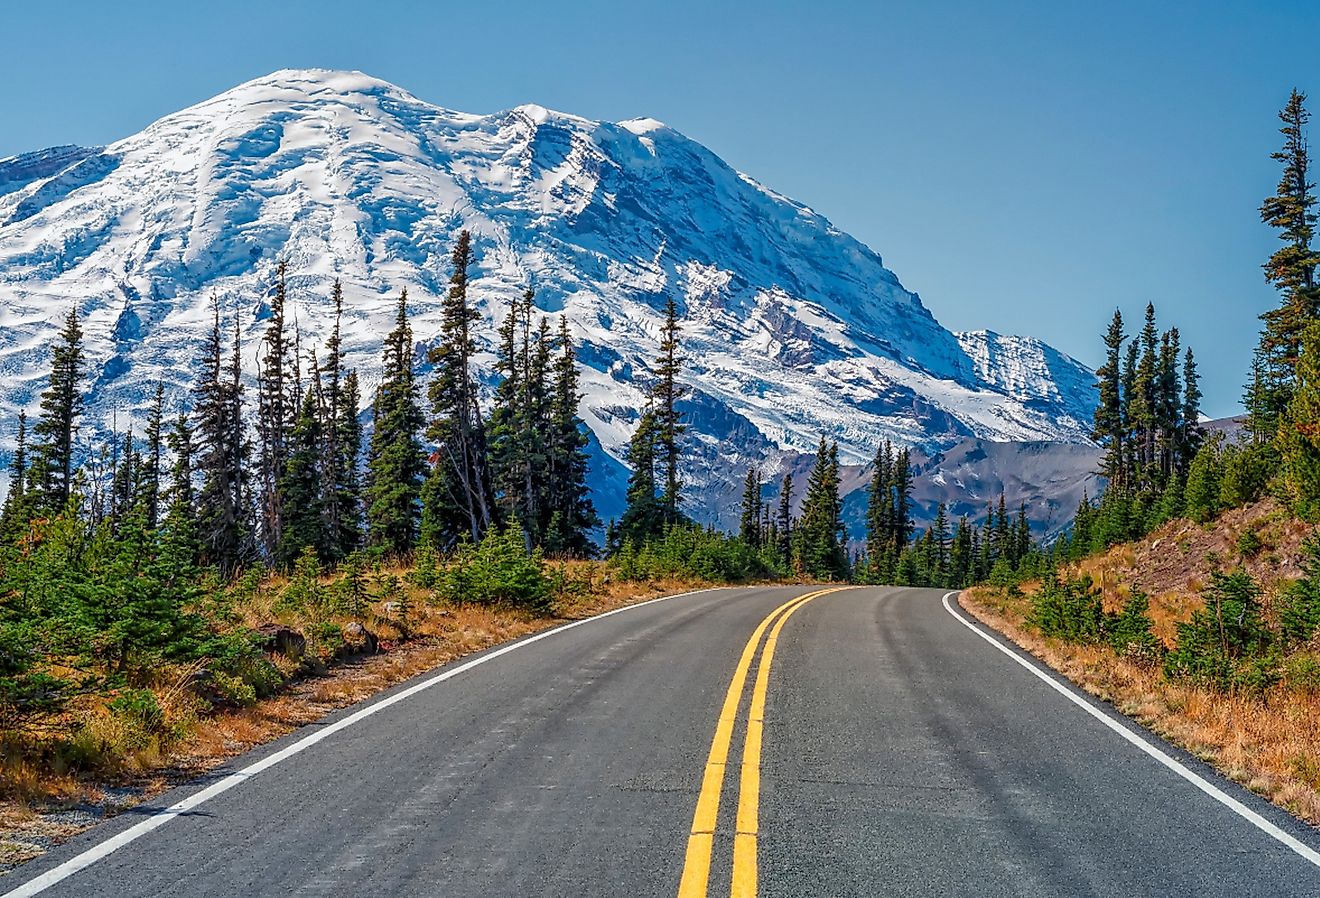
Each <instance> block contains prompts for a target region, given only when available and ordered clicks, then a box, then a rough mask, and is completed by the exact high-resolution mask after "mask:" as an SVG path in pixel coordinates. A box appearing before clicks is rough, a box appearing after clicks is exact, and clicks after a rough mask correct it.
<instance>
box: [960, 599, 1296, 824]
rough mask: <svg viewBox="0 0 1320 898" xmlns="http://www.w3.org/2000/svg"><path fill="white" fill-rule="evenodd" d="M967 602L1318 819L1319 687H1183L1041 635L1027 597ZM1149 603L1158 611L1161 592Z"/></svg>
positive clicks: (1135, 712)
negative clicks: (1254, 692)
mask: <svg viewBox="0 0 1320 898" xmlns="http://www.w3.org/2000/svg"><path fill="white" fill-rule="evenodd" d="M1107 601H1108V600H1107ZM961 602H962V604H963V606H964V607H965V608H967V609H968V610H969V611H971V612H972V613H973V614H975V615H976V616H977V617H978V618H980V619H981V620H982V621H984V622H985V623H986V624H989V625H990V626H991V627H993V628H994V629H996V630H998V631H999V632H1001V633H1003V634H1005V635H1006V636H1008V637H1009V638H1010V639H1012V640H1013V641H1014V642H1016V643H1017V644H1018V645H1020V646H1022V647H1023V648H1025V649H1027V650H1028V651H1030V652H1031V653H1032V654H1033V655H1035V656H1036V657H1038V658H1040V659H1041V660H1043V661H1044V662H1045V663H1046V664H1048V665H1049V666H1050V667H1052V668H1054V669H1055V670H1057V671H1059V672H1060V673H1062V674H1064V675H1065V676H1067V677H1068V678H1069V679H1070V680H1072V681H1073V682H1074V683H1076V684H1077V685H1079V686H1080V687H1082V688H1083V689H1085V690H1086V691H1087V692H1089V693H1091V694H1092V695H1094V696H1096V697H1098V698H1100V699H1102V700H1104V701H1107V702H1110V703H1111V704H1113V705H1114V706H1115V707H1116V708H1117V709H1118V710H1119V711H1121V712H1123V713H1124V714H1126V715H1128V716H1130V717H1132V718H1134V719H1135V720H1138V721H1140V722H1141V723H1142V724H1144V725H1145V726H1147V727H1149V728H1150V729H1152V730H1154V731H1155V732H1156V733H1158V734H1160V735H1161V736H1163V737H1164V738H1166V739H1168V740H1169V741H1170V742H1173V743H1174V744H1176V745H1180V746H1182V747H1183V748H1185V749H1187V750H1188V751H1190V752H1192V753H1193V754H1195V755H1196V756H1198V757H1200V758H1202V759H1203V760H1205V761H1207V762H1208V763H1210V764H1213V765H1214V766H1215V767H1216V768H1218V769H1219V770H1220V771H1222V772H1223V773H1224V774H1225V775H1227V776H1229V777H1230V778H1231V779H1233V780H1235V781H1237V782H1239V783H1241V784H1243V785H1244V786H1246V787H1247V788H1249V789H1251V790H1252V791H1254V792H1257V793H1259V794H1260V795H1263V796H1265V797H1266V798H1268V799H1269V800H1270V801H1273V802H1274V803H1275V804H1277V805H1279V806H1281V807H1283V808H1286V809H1287V810H1289V811H1291V812H1292V813H1294V814H1296V815H1297V816H1299V817H1301V818H1303V819H1304V820H1307V821H1309V822H1310V823H1313V824H1320V691H1314V690H1312V691H1305V690H1299V689H1295V688H1289V687H1288V686H1287V685H1286V684H1283V685H1279V686H1276V687H1274V688H1272V689H1270V690H1269V691H1267V692H1266V693H1265V694H1264V695H1262V696H1260V697H1252V696H1247V695H1229V694H1225V693H1222V692H1218V691H1215V690H1210V689H1204V688H1198V687H1190V686H1185V685H1181V684H1177V683H1173V682H1170V681H1168V680H1166V679H1165V678H1164V677H1163V675H1162V673H1161V672H1160V670H1159V669H1158V668H1154V667H1148V666H1142V665H1139V664H1135V663H1133V662H1131V661H1129V660H1126V659H1124V658H1121V657H1119V656H1118V655H1117V654H1116V653H1115V652H1114V651H1113V650H1111V649H1110V648H1108V647H1107V646H1077V645H1069V644H1066V643H1063V642H1060V641H1058V640H1055V639H1046V638H1044V637H1041V636H1039V635H1037V634H1036V633H1034V632H1032V631H1031V630H1030V629H1028V628H1027V626H1026V625H1025V618H1026V614H1027V611H1028V609H1029V607H1030V600H1029V598H1026V597H1009V596H1006V595H1003V594H1001V593H999V592H997V591H993V590H988V589H979V588H978V589H973V590H969V591H967V592H964V593H963V594H962V598H961ZM1175 604H1176V603H1175V601H1174V600H1173V599H1171V598H1166V599H1164V600H1163V601H1162V607H1163V611H1162V612H1161V614H1162V615H1165V617H1164V618H1163V619H1162V620H1161V621H1160V622H1159V623H1158V626H1157V630H1160V631H1166V630H1168V628H1169V626H1170V625H1171V624H1172V623H1174V622H1176V620H1178V619H1179V618H1178V617H1177V616H1175V615H1176V613H1175V611H1174V610H1173V608H1174V606H1175ZM1151 607H1152V612H1154V610H1155V608H1156V604H1155V602H1154V601H1152V603H1151ZM1182 613H1184V614H1185V613H1187V612H1186V608H1185V607H1184V609H1183V612H1182ZM1182 619H1185V617H1183V618H1182ZM1162 635H1163V634H1162Z"/></svg>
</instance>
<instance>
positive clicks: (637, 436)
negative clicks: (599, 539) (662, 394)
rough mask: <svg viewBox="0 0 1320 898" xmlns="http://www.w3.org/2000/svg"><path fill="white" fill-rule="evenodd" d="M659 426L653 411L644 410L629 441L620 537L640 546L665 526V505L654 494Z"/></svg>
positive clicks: (660, 531) (662, 530)
mask: <svg viewBox="0 0 1320 898" xmlns="http://www.w3.org/2000/svg"><path fill="white" fill-rule="evenodd" d="M658 432H659V425H658V423H657V421H656V416H655V413H654V412H653V411H651V410H650V409H647V410H646V411H644V412H642V416H641V418H640V419H638V421H637V429H636V430H635V431H633V435H632V439H631V440H629V442H628V456H627V459H628V466H629V468H630V469H631V471H630V473H629V475H628V491H627V496H626V501H627V504H626V506H625V507H624V511H623V517H622V518H620V519H619V526H618V532H619V536H620V539H622V540H631V541H632V542H633V543H634V544H636V545H639V546H640V545H643V544H645V543H646V542H648V541H649V540H651V539H654V538H656V537H657V536H660V535H661V534H662V533H663V532H664V529H665V516H664V508H663V506H662V505H661V503H660V498H659V496H658V495H657V494H656V477H655V467H656V447H657V444H658V442H659V435H658Z"/></svg>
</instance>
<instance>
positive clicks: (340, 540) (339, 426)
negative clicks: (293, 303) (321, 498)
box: [327, 371, 363, 558]
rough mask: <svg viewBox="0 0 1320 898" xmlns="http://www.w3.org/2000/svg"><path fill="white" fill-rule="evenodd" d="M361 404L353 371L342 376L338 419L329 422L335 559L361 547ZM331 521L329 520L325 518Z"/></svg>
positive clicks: (332, 529)
mask: <svg viewBox="0 0 1320 898" xmlns="http://www.w3.org/2000/svg"><path fill="white" fill-rule="evenodd" d="M361 403H362V395H361V391H360V389H359V388H358V376H357V372H356V371H349V372H348V374H346V375H345V376H344V381H343V386H342V388H341V391H340V397H339V416H338V418H337V419H332V423H331V426H332V427H333V429H334V431H335V456H334V460H333V461H334V464H335V466H336V468H335V474H334V478H333V480H334V491H333V495H334V501H335V503H336V512H335V518H336V520H337V524H338V527H337V528H331V534H332V539H333V542H334V544H335V545H336V546H337V549H336V552H335V557H338V558H347V557H348V556H349V555H350V554H352V553H353V552H354V551H356V550H357V548H358V547H359V546H361V545H362V510H363V509H362V474H361V471H360V469H359V464H360V461H361V456H362V422H361V421H359V420H358V406H359V405H361ZM327 519H328V520H330V516H329V515H327Z"/></svg>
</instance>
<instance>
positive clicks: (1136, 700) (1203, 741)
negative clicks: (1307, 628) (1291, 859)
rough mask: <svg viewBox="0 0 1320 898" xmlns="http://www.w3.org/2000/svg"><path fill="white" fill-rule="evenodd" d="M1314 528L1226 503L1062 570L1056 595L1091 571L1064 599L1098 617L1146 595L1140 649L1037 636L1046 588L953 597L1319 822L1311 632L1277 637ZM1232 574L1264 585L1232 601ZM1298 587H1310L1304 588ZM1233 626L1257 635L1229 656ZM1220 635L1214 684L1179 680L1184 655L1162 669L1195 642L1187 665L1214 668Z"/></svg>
mask: <svg viewBox="0 0 1320 898" xmlns="http://www.w3.org/2000/svg"><path fill="white" fill-rule="evenodd" d="M1314 532H1315V528H1314V525H1311V524H1308V523H1307V522H1305V521H1301V520H1298V519H1297V518H1296V517H1294V516H1293V514H1292V513H1290V512H1289V510H1288V509H1287V508H1286V507H1285V506H1283V505H1282V504H1281V503H1279V502H1278V501H1277V500H1276V499H1273V498H1265V499H1262V500H1259V501H1256V502H1254V503H1252V504H1250V505H1246V506H1242V507H1238V508H1234V509H1230V510H1228V511H1226V512H1224V513H1223V514H1222V515H1220V516H1219V517H1218V518H1217V519H1216V520H1214V521H1213V522H1211V523H1209V524H1197V523H1194V522H1192V521H1188V520H1185V519H1179V520H1175V521H1171V522H1169V523H1166V524H1164V525H1163V526H1161V527H1159V528H1157V529H1156V530H1155V531H1153V532H1152V533H1151V534H1149V535H1148V536H1147V537H1145V538H1143V539H1140V540H1136V541H1133V542H1130V543H1124V544H1121V545H1117V546H1113V547H1111V548H1110V549H1108V550H1106V551H1105V552H1102V553H1099V554H1096V555H1093V556H1091V557H1088V558H1085V559H1083V560H1082V561H1080V562H1076V563H1073V564H1069V565H1066V566H1064V567H1063V568H1062V569H1061V570H1060V572H1059V577H1060V578H1061V580H1062V582H1063V584H1064V589H1065V593H1066V592H1067V590H1069V589H1071V588H1072V587H1069V584H1076V583H1078V582H1079V581H1078V578H1087V579H1082V580H1081V581H1080V582H1081V583H1083V584H1086V586H1085V587H1084V588H1083V591H1081V592H1072V593H1068V594H1070V595H1072V596H1073V597H1074V598H1080V597H1081V596H1082V595H1083V594H1089V595H1092V596H1096V597H1098V598H1099V600H1100V603H1101V607H1102V608H1103V611H1104V613H1105V614H1108V615H1121V614H1122V613H1123V611H1124V608H1125V606H1127V604H1128V602H1129V601H1130V599H1131V598H1132V597H1133V596H1134V595H1136V594H1145V595H1146V596H1148V597H1149V607H1148V609H1147V611H1146V612H1145V616H1146V617H1147V618H1148V620H1149V622H1150V629H1151V632H1152V634H1153V636H1154V638H1155V643H1154V644H1153V647H1146V648H1143V649H1140V650H1137V649H1136V643H1129V644H1128V645H1127V647H1126V648H1125V650H1124V651H1118V650H1117V645H1116V644H1115V642H1116V640H1115V639H1114V638H1113V637H1112V636H1109V635H1103V634H1102V635H1100V636H1099V637H1098V638H1097V637H1095V636H1080V637H1066V636H1059V635H1053V634H1047V633H1045V632H1044V631H1043V629H1042V624H1041V623H1040V621H1041V620H1042V617H1041V615H1042V611H1041V609H1042V608H1043V607H1045V605H1044V604H1043V603H1042V595H1043V593H1042V590H1045V589H1049V588H1050V587H1048V586H1047V585H1042V584H1041V583H1039V582H1033V583H1026V584H1023V588H1022V591H1017V590H1014V589H1008V590H1005V589H1003V588H994V587H986V586H983V587H977V588H976V589H973V590H970V591H968V592H966V593H964V594H963V596H962V599H961V601H962V603H963V604H964V606H965V607H967V608H969V609H970V610H972V611H973V612H974V613H975V614H976V615H977V616H978V617H980V618H981V619H982V620H983V621H985V622H986V623H988V624H990V625H991V626H993V627H994V628H996V629H998V630H999V631H1001V632H1003V633H1004V634H1006V635H1008V636H1009V637H1011V638H1012V639H1013V640H1014V641H1016V642H1017V643H1018V644H1019V645H1021V646H1023V647H1024V648H1026V649H1028V650H1029V651H1031V652H1032V653H1033V654H1035V655H1037V656H1038V657H1040V658H1041V659H1042V660H1044V661H1046V662H1047V663H1048V664H1050V665H1051V666H1052V667H1054V668H1055V669H1056V670H1059V671H1060V672H1062V673H1064V674H1065V675H1067V676H1068V677H1069V678H1070V679H1072V680H1073V681H1074V682H1076V683H1077V684H1078V685H1080V686H1082V687H1083V688H1084V689H1086V690H1087V691H1088V692H1091V693H1092V694H1094V695H1096V696H1098V697H1099V698H1101V699H1103V700H1105V701H1108V702H1110V703H1112V704H1113V705H1114V706H1115V707H1116V708H1117V709H1118V710H1119V711H1121V712H1123V713H1124V714H1127V715H1128V716H1131V717H1133V718H1135V719H1136V720H1138V721H1140V722H1141V723H1143V724H1145V725H1146V726H1148V727H1150V728H1151V729H1152V730H1154V731H1155V732H1156V733H1158V734H1160V735H1161V736H1164V737H1165V738H1167V739H1169V740H1170V741H1172V742H1174V743H1175V744H1177V745H1180V746H1182V747H1183V748H1186V749H1187V750H1189V751H1191V752H1192V753H1193V754H1195V755H1197V756H1198V757H1200V758H1202V759H1203V760H1206V761H1208V762H1210V763H1211V764H1213V765H1214V766H1216V767H1217V768H1219V770H1220V771H1221V772H1223V773H1224V774H1225V775H1227V776H1229V777H1230V778H1232V779H1234V780H1236V781H1238V782H1239V783H1242V784H1243V785H1246V786H1247V787H1248V788H1250V789H1252V790H1253V791H1255V792H1257V793H1259V794H1262V795H1264V796H1266V797H1268V798H1270V799H1271V800H1272V801H1274V802H1275V803H1276V804H1279V805H1280V806H1282V807H1284V808H1286V809H1288V810H1289V811H1291V812H1293V813H1294V814H1296V815H1298V816H1300V817H1302V818H1304V819H1306V820H1308V821H1310V822H1311V823H1313V824H1320V750H1318V748H1317V745H1318V743H1317V741H1316V733H1317V732H1320V644H1318V643H1317V637H1316V636H1315V635H1314V634H1313V635H1312V636H1311V637H1310V638H1309V639H1306V640H1303V641H1302V642H1300V643H1298V642H1297V641H1296V639H1292V640H1290V639H1288V638H1286V637H1285V636H1283V635H1281V634H1280V630H1281V628H1282V626H1283V622H1284V619H1285V618H1286V617H1287V615H1288V614H1289V613H1290V611H1289V609H1295V608H1297V607H1300V606H1299V605H1298V603H1299V602H1306V601H1309V599H1308V598H1306V597H1309V596H1312V595H1314V585H1312V584H1313V583H1314V581H1311V580H1306V579H1305V578H1306V577H1307V576H1308V574H1309V573H1312V572H1308V562H1309V563H1311V564H1314V561H1313V560H1312V559H1311V556H1310V555H1309V553H1308V552H1307V550H1306V546H1305V542H1306V540H1307V538H1308V536H1310V535H1312V534H1313V533H1314ZM1231 572H1244V573H1245V574H1246V575H1249V577H1250V578H1251V579H1250V581H1249V582H1250V583H1253V584H1255V586H1256V587H1257V588H1259V590H1260V594H1259V596H1258V597H1257V598H1256V599H1255V601H1254V603H1249V604H1248V605H1247V606H1245V607H1246V609H1247V610H1245V611H1243V610H1242V606H1240V605H1238V604H1232V603H1233V602H1237V601H1239V598H1238V597H1239V596H1240V595H1241V593H1240V592H1239V591H1235V590H1238V589H1239V588H1240V587H1239V586H1235V585H1233V584H1230V585H1228V586H1224V585H1223V581H1221V580H1218V579H1217V578H1220V577H1222V576H1223V575H1224V574H1225V573H1231ZM1241 582H1244V581H1241V580H1239V581H1235V583H1236V584H1240V583H1241ZM1299 586H1305V590H1304V591H1303V592H1301V593H1299V591H1298V587H1299ZM1223 590H1227V591H1223ZM1055 601H1056V602H1057V601H1060V600H1059V599H1056V600H1055ZM1062 601H1064V602H1068V601H1071V600H1069V599H1063V600H1062ZM1083 604H1084V603H1083ZM1072 607H1073V610H1072V611H1071V612H1068V613H1072V614H1077V613H1078V612H1081V613H1082V614H1083V615H1085V614H1086V613H1087V612H1084V611H1082V606H1072ZM1230 609H1232V610H1230ZM1198 618H1199V619H1200V620H1201V621H1203V622H1204V624H1205V625H1207V626H1208V627H1209V630H1210V639H1209V643H1208V647H1207V648H1204V649H1200V650H1197V649H1196V648H1195V640H1196V639H1197V637H1196V636H1194V635H1193V634H1192V633H1191V632H1188V631H1187V630H1186V628H1187V626H1188V625H1189V623H1194V622H1195V621H1196V620H1197V619H1198ZM1110 620H1111V621H1117V620H1118V618H1117V617H1111V619H1110ZM1253 620H1254V621H1256V622H1255V623H1253ZM1106 626H1121V624H1103V623H1102V625H1101V628H1102V630H1103V629H1104V627H1106ZM1225 628H1227V629H1225ZM1236 628H1243V629H1244V630H1246V629H1251V631H1252V632H1253V633H1254V635H1252V636H1250V637H1249V639H1250V642H1249V643H1247V644H1244V645H1246V646H1247V647H1244V648H1241V649H1237V650H1234V649H1233V646H1234V645H1235V644H1236V643H1235V640H1239V639H1246V638H1247V637H1245V636H1241V635H1234V634H1236V633H1237V632H1238V631H1237V629H1236ZM1120 641H1121V640H1120ZM1221 641H1222V642H1223V644H1224V645H1225V646H1228V649H1226V650H1225V651H1226V652H1232V654H1229V655H1228V658H1229V659H1230V660H1229V661H1228V662H1227V664H1228V665H1229V667H1228V670H1229V671H1230V673H1228V674H1227V676H1228V677H1229V681H1228V683H1227V684H1226V683H1224V682H1216V680H1215V677H1221V678H1222V675H1221V674H1218V673H1216V674H1214V675H1213V676H1212V675H1211V674H1209V673H1202V674H1201V675H1198V676H1188V675H1186V674H1185V673H1182V674H1179V673H1177V672H1176V671H1177V669H1178V667H1179V665H1181V664H1183V663H1184V662H1181V661H1179V662H1176V663H1175V664H1174V665H1173V666H1172V667H1171V666H1170V664H1169V662H1168V660H1167V659H1168V657H1169V653H1175V652H1177V651H1178V650H1179V647H1180V644H1181V645H1183V646H1184V652H1186V651H1187V648H1186V646H1192V651H1202V652H1207V653H1208V654H1206V655H1205V657H1204V658H1200V659H1199V660H1194V662H1193V663H1195V664H1198V665H1202V667H1200V668H1194V669H1199V670H1202V671H1215V670H1217V669H1218V668H1217V667H1216V666H1215V665H1217V664H1218V663H1220V662H1218V661H1216V659H1217V658H1218V657H1219V655H1218V654H1217V652H1218V651H1219V650H1218V649H1217V648H1216V646H1218V645H1219V644H1220V643H1221ZM1250 646H1254V648H1252V647H1250ZM1188 657H1192V658H1194V659H1197V656H1196V655H1189V656H1188ZM1161 658H1164V659H1165V660H1164V661H1161ZM1171 670H1173V671H1175V673H1172V674H1171V673H1170V671H1171Z"/></svg>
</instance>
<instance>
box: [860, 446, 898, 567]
mask: <svg viewBox="0 0 1320 898" xmlns="http://www.w3.org/2000/svg"><path fill="white" fill-rule="evenodd" d="M894 474H895V470H894V447H893V445H892V444H891V443H890V442H889V441H888V440H885V441H884V442H883V443H881V444H880V445H879V447H877V448H876V450H875V460H874V462H873V463H872V469H871V485H870V487H869V488H868V490H867V494H866V557H867V561H868V566H869V568H870V573H871V575H872V577H873V578H874V579H875V580H877V581H878V582H885V581H887V580H889V579H890V578H891V577H892V576H893V561H894V557H895V552H894V529H895V526H896V523H895V520H894Z"/></svg>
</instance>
